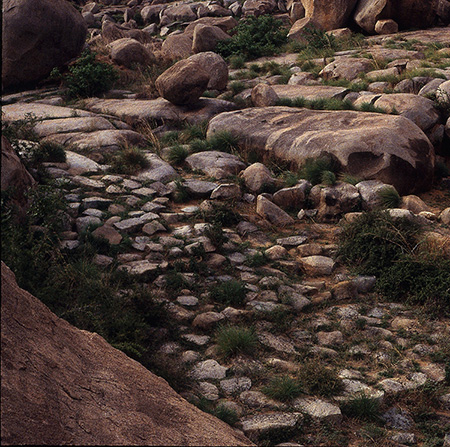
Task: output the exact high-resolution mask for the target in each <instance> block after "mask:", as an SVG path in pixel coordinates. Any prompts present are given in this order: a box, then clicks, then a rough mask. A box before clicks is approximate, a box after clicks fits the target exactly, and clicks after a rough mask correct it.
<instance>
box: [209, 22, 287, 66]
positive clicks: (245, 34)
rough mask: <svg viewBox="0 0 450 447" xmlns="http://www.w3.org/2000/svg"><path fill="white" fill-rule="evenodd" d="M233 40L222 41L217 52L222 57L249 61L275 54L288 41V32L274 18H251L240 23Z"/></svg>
mask: <svg viewBox="0 0 450 447" xmlns="http://www.w3.org/2000/svg"><path fill="white" fill-rule="evenodd" d="M235 31H236V33H235V34H234V35H233V36H232V37H231V39H228V40H223V41H220V42H219V43H218V45H217V47H216V52H217V53H218V54H220V55H221V56H222V57H230V56H235V55H238V56H239V55H240V56H244V57H245V58H246V59H247V60H249V59H255V58H257V57H260V56H270V55H272V54H275V53H276V51H277V49H279V48H280V46H281V45H282V44H284V43H286V41H287V30H286V29H284V28H282V22H281V21H280V20H276V19H275V18H274V17H273V16H270V15H262V16H259V17H255V16H249V17H247V18H245V19H243V20H241V21H239V24H238V26H237V27H236V29H235Z"/></svg>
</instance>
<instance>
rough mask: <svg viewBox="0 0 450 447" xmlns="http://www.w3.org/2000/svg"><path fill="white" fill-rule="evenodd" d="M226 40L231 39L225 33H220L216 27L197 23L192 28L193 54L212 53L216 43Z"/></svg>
mask: <svg viewBox="0 0 450 447" xmlns="http://www.w3.org/2000/svg"><path fill="white" fill-rule="evenodd" d="M227 39H231V36H229V35H228V34H227V33H226V32H225V31H222V30H221V29H220V28H219V27H218V26H211V25H204V24H202V23H199V24H198V25H197V26H196V27H195V28H194V34H193V40H192V51H193V52H194V53H201V52H202V51H214V49H215V48H216V45H217V43H218V42H220V41H221V40H227Z"/></svg>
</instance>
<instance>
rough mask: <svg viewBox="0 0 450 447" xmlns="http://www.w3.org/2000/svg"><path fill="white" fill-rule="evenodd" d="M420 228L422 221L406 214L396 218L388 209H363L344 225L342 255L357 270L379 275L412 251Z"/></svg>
mask: <svg viewBox="0 0 450 447" xmlns="http://www.w3.org/2000/svg"><path fill="white" fill-rule="evenodd" d="M420 232H421V230H420V227H419V226H418V225H416V224H415V223H413V222H411V221H410V220H407V219H405V218H403V219H396V220H395V221H394V220H393V219H392V218H391V217H390V216H389V214H388V213H386V212H379V211H377V212H368V213H363V214H362V215H361V216H360V217H358V218H357V219H356V220H354V221H353V222H351V223H350V224H347V225H344V227H343V231H342V233H341V235H340V238H339V255H340V256H341V258H342V260H343V262H344V263H346V264H348V265H349V266H351V267H353V268H354V269H355V271H356V272H357V273H359V274H363V275H376V276H379V275H380V274H381V273H383V271H384V270H385V269H386V268H390V267H391V266H392V265H393V264H394V263H395V262H398V261H399V260H400V259H401V258H402V257H403V256H404V255H405V254H409V253H412V251H413V249H414V247H415V246H416V244H417V237H418V235H419V234H420Z"/></svg>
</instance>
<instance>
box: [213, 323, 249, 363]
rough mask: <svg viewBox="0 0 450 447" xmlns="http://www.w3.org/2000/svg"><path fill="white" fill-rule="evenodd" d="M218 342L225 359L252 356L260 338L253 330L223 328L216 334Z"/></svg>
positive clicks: (234, 327)
mask: <svg viewBox="0 0 450 447" xmlns="http://www.w3.org/2000/svg"><path fill="white" fill-rule="evenodd" d="M216 342H217V345H218V347H219V351H220V353H221V354H222V355H223V356H224V357H230V356H233V355H237V354H248V355H252V354H254V353H255V349H256V347H257V346H258V337H257V335H256V333H255V331H254V330H253V329H252V328H246V327H239V326H223V327H221V328H219V329H218V330H217V332H216Z"/></svg>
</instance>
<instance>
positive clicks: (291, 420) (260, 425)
mask: <svg viewBox="0 0 450 447" xmlns="http://www.w3.org/2000/svg"><path fill="white" fill-rule="evenodd" d="M302 419H303V416H302V414H301V413H271V414H258V415H256V416H253V417H251V418H248V419H244V420H243V421H242V431H243V432H244V433H245V434H246V435H247V436H248V437H249V438H250V439H251V440H253V441H257V440H258V438H259V437H260V436H262V435H264V434H266V433H269V432H270V433H271V432H273V431H276V430H281V431H283V430H289V429H294V428H295V427H296V426H297V425H298V424H299V423H300V422H301V420H302Z"/></svg>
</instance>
